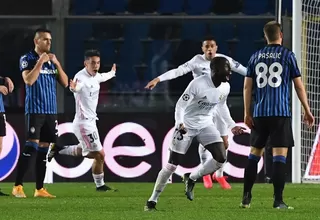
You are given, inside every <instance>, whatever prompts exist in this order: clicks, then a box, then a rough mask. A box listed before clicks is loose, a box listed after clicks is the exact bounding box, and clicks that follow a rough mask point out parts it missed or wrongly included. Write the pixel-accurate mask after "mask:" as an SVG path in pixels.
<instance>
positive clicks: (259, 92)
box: [246, 44, 301, 117]
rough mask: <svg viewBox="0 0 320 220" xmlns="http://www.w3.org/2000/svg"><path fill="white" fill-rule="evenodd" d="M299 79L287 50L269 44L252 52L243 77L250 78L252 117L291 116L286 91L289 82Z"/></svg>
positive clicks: (288, 88)
mask: <svg viewBox="0 0 320 220" xmlns="http://www.w3.org/2000/svg"><path fill="white" fill-rule="evenodd" d="M300 76H301V74H300V70H299V68H298V65H297V60H296V58H295V55H294V53H293V52H292V51H290V50H289V49H287V48H285V47H283V46H281V45H279V44H270V45H267V46H265V47H264V48H262V49H261V50H259V51H257V52H256V53H254V54H253V55H252V56H251V58H250V60H249V63H248V67H247V76H246V77H250V78H252V79H253V87H254V91H255V102H254V110H253V117H271V116H281V117H291V109H290V97H291V92H290V91H291V90H290V88H291V84H292V79H294V78H296V77H300Z"/></svg>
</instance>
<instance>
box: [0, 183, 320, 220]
mask: <svg viewBox="0 0 320 220" xmlns="http://www.w3.org/2000/svg"><path fill="white" fill-rule="evenodd" d="M110 186H112V187H116V188H117V189H119V192H96V191H95V187H94V184H93V183H54V184H49V185H47V188H48V191H49V192H50V193H52V194H53V195H56V196H57V198H55V199H44V198H33V193H34V184H33V183H32V184H31V183H26V184H25V185H24V190H25V193H26V194H27V196H28V198H25V199H20V198H14V197H12V196H10V197H0V219H1V220H19V219H24V220H27V219H36V220H40V219H53V220H60V219H61V220H73V219H90V220H96V219H103V220H110V219H128V220H134V219H139V220H143V219H152V220H157V219H161V220H164V219H173V220H180V219H181V220H185V219H190V220H192V219H194V220H198V219H199V220H200V219H223V220H228V219H237V220H242V219H254V220H259V219H264V220H268V219H270V220H275V219H290V220H294V219H297V220H298V219H299V220H301V219H320V208H319V204H320V185H312V184H301V185H294V184H288V185H286V190H285V202H287V203H288V204H289V205H291V206H293V207H294V208H295V209H294V210H275V209H273V208H272V201H273V200H272V192H273V187H272V185H271V184H256V185H255V186H254V189H253V200H252V203H251V208H250V209H241V208H239V204H240V202H241V196H242V184H232V187H233V188H232V190H229V191H223V190H222V189H220V187H219V186H218V184H214V187H213V188H212V189H210V190H208V189H205V188H204V187H203V185H202V183H198V184H196V187H195V200H194V201H192V202H191V201H189V200H187V199H186V197H185V196H184V192H183V191H184V185H183V184H182V183H180V184H179V183H175V184H169V185H168V186H167V188H166V190H165V192H164V193H163V194H162V196H161V198H160V200H159V203H158V205H157V209H158V210H159V211H157V212H144V211H143V207H144V205H145V203H146V200H147V199H148V198H149V196H150V194H151V192H152V189H153V183H111V184H110ZM0 187H1V189H2V191H3V192H6V193H11V190H12V184H11V183H0Z"/></svg>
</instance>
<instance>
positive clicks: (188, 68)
mask: <svg viewBox="0 0 320 220" xmlns="http://www.w3.org/2000/svg"><path fill="white" fill-rule="evenodd" d="M217 49H218V46H217V43H216V41H215V40H214V39H213V38H207V39H205V40H204V41H203V42H202V51H203V54H198V55H195V56H194V57H193V58H192V59H191V60H189V61H188V62H186V63H184V64H182V65H180V66H179V67H178V68H177V69H172V70H169V71H168V72H165V73H164V74H162V75H160V76H158V77H157V78H155V79H153V80H152V81H150V82H149V83H148V84H147V85H146V87H145V88H147V89H153V88H154V87H155V86H156V85H157V84H158V83H159V82H163V81H166V80H171V79H175V78H177V77H179V76H182V75H185V74H187V73H189V72H192V75H193V77H194V78H196V77H198V76H202V75H204V74H206V75H208V76H210V74H211V73H210V61H211V60H212V59H213V58H214V57H225V58H226V59H227V60H228V61H229V63H230V66H231V70H232V71H234V72H237V73H239V74H241V75H242V76H245V75H246V72H247V69H246V68H245V67H244V66H242V65H241V64H240V63H239V62H237V61H235V60H233V59H232V58H231V57H228V56H226V55H223V54H220V53H217ZM216 114H218V115H217V116H216V117H214V123H215V125H216V126H217V129H218V131H219V132H220V135H221V137H222V139H223V142H224V145H225V148H226V149H227V148H228V145H229V144H228V135H227V134H228V131H227V128H226V123H225V122H224V121H223V120H222V117H221V116H220V115H219V113H216ZM199 155H200V161H201V164H204V163H206V162H207V161H208V160H210V159H211V158H212V157H211V154H210V152H208V151H206V149H205V148H204V147H203V146H202V145H201V144H200V145H199ZM212 178H213V179H214V180H216V181H217V182H218V183H219V184H220V185H221V187H222V188H223V189H231V186H230V184H229V183H228V182H227V181H226V179H225V177H224V176H223V166H222V167H221V168H220V169H218V170H217V171H216V172H215V173H214V175H213V176H212ZM212 178H211V175H210V174H209V175H206V176H204V177H203V183H204V186H205V187H206V188H211V187H212Z"/></svg>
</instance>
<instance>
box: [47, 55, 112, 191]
mask: <svg viewBox="0 0 320 220" xmlns="http://www.w3.org/2000/svg"><path fill="white" fill-rule="evenodd" d="M84 65H85V68H83V69H82V70H80V71H79V72H78V73H77V74H76V75H75V77H74V79H73V80H70V90H71V91H72V92H73V93H74V98H75V101H76V114H75V117H74V120H73V125H74V133H75V135H76V136H77V138H78V140H79V142H80V144H79V145H73V146H67V147H65V148H64V149H62V150H61V149H59V148H58V147H56V146H53V147H51V149H50V152H49V154H48V161H49V162H50V161H51V160H52V158H53V157H54V156H55V155H56V153H57V152H59V153H60V154H64V155H71V156H84V157H87V158H92V159H94V162H93V164H92V176H93V179H94V182H95V184H96V190H97V191H107V190H111V188H110V187H108V186H106V185H105V183H104V172H103V166H104V157H105V155H104V151H103V148H102V145H101V142H100V137H99V132H98V129H97V126H96V120H97V113H96V110H97V105H98V99H99V91H100V83H102V82H105V81H107V80H109V79H111V78H113V77H115V73H116V65H115V64H114V65H113V66H112V69H111V71H110V72H108V73H98V71H99V69H100V52H99V51H97V50H89V51H86V52H85V61H84Z"/></svg>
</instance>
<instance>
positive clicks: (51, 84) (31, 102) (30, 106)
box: [20, 51, 57, 114]
mask: <svg viewBox="0 0 320 220" xmlns="http://www.w3.org/2000/svg"><path fill="white" fill-rule="evenodd" d="M38 59H39V55H38V54H37V53H36V52H35V51H31V52H29V53H27V54H25V55H23V56H22V57H21V58H20V70H21V72H23V71H25V70H29V71H31V70H32V69H33V68H34V66H35V65H36V63H37V62H38ZM56 75H57V69H56V67H55V65H54V64H53V63H52V62H47V63H44V64H43V65H42V68H41V71H40V74H39V77H38V78H37V80H36V81H35V82H34V84H32V86H28V85H26V99H25V113H26V114H57V87H56Z"/></svg>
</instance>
